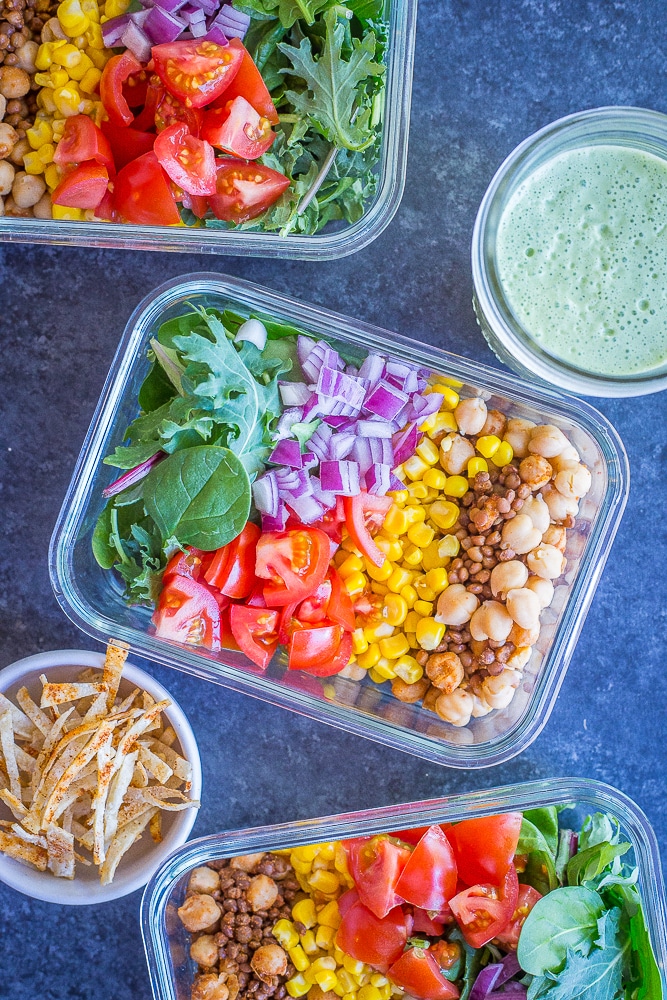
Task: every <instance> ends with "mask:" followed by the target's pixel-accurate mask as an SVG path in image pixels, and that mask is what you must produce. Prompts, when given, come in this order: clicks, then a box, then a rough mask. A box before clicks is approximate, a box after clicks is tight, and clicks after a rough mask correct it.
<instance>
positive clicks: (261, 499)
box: [252, 472, 280, 517]
mask: <svg viewBox="0 0 667 1000" xmlns="http://www.w3.org/2000/svg"><path fill="white" fill-rule="evenodd" d="M252 498H253V500H254V501H255V507H256V508H257V510H258V511H259V512H260V514H269V515H270V516H271V517H276V516H277V515H278V509H279V506H280V498H279V496H278V481H277V479H276V474H275V472H266V473H265V474H264V475H263V476H259V477H258V478H257V479H256V480H255V482H254V483H253V484H252Z"/></svg>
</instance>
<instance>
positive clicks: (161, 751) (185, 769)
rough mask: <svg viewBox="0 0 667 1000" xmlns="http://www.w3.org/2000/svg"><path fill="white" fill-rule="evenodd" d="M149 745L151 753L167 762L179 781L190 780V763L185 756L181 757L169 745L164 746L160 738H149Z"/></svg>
mask: <svg viewBox="0 0 667 1000" xmlns="http://www.w3.org/2000/svg"><path fill="white" fill-rule="evenodd" d="M148 742H149V746H150V748H151V750H152V751H153V753H155V754H157V756H158V757H160V758H161V759H162V760H164V761H166V763H167V764H169V767H170V768H171V769H172V771H173V772H174V774H175V775H176V777H177V778H180V779H181V781H190V780H191V778H192V765H191V764H190V762H189V761H187V760H186V759H185V757H181V756H180V754H177V753H176V751H175V750H172V748H171V747H168V746H165V744H164V743H162V742H161V741H160V740H149V741H148Z"/></svg>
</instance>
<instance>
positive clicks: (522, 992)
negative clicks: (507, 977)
mask: <svg viewBox="0 0 667 1000" xmlns="http://www.w3.org/2000/svg"><path fill="white" fill-rule="evenodd" d="M527 996H528V990H527V989H526V987H525V986H522V985H521V983H508V984H507V986H503V987H502V989H500V990H494V991H493V993H492V994H491V1000H493V998H494V997H498V998H500V997H505V1000H526V997H527Z"/></svg>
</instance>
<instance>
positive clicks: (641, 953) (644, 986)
mask: <svg viewBox="0 0 667 1000" xmlns="http://www.w3.org/2000/svg"><path fill="white" fill-rule="evenodd" d="M630 942H631V945H632V958H633V964H634V967H635V975H634V977H633V979H634V982H633V984H632V985H633V986H636V987H637V988H638V989H637V996H636V1000H662V997H663V990H662V980H661V977H660V970H659V968H658V963H657V962H656V960H655V955H654V954H653V948H652V947H651V939H650V938H649V936H648V930H647V928H646V920H645V918H644V911H643V910H642V908H641V905H640V906H639V908H638V910H637V912H636V913H635V914H634V916H632V917H630Z"/></svg>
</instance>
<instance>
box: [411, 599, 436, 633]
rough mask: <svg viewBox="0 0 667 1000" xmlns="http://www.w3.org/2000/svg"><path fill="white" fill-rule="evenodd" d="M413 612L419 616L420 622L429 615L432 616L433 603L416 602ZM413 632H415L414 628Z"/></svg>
mask: <svg viewBox="0 0 667 1000" xmlns="http://www.w3.org/2000/svg"><path fill="white" fill-rule="evenodd" d="M414 610H415V611H416V612H417V614H418V615H419V620H420V621H421V619H422V618H428V616H429V615H432V614H433V601H417V602H416V603H415V608H414ZM415 631H417V629H416V628H415Z"/></svg>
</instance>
